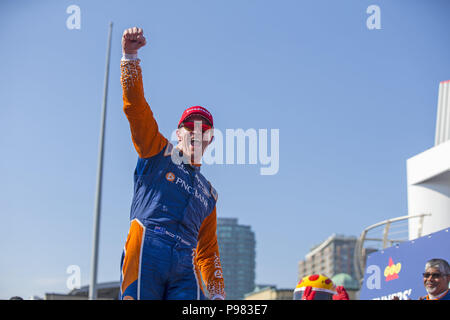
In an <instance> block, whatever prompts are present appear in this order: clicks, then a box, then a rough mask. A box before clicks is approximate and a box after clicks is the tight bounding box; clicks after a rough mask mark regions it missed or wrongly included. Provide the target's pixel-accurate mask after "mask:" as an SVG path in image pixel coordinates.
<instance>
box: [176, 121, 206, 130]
mask: <svg viewBox="0 0 450 320" xmlns="http://www.w3.org/2000/svg"><path fill="white" fill-rule="evenodd" d="M199 122H200V121H199ZM181 127H184V128H186V129H188V130H189V131H193V130H194V128H195V123H194V122H193V121H186V122H183V123H182V124H181ZM201 128H202V131H203V132H205V131H208V130H211V129H212V127H211V126H210V125H209V124H206V123H202V124H201Z"/></svg>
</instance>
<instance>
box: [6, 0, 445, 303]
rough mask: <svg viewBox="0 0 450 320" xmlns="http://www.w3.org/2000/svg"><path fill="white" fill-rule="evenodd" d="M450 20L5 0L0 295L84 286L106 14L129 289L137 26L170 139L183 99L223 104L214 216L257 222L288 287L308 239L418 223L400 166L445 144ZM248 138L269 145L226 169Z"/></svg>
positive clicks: (261, 4)
mask: <svg viewBox="0 0 450 320" xmlns="http://www.w3.org/2000/svg"><path fill="white" fill-rule="evenodd" d="M372 5H376V6H377V7H378V8H379V11H380V15H379V17H378V19H379V22H380V23H379V26H380V28H379V29H378V28H371V27H370V26H374V25H375V24H376V23H375V22H376V21H375V20H374V19H375V17H374V16H373V15H374V14H375V13H374V11H369V13H368V12H367V11H368V8H369V7H370V6H372ZM71 6H76V7H78V8H79V13H80V15H79V21H78V20H77V18H76V16H73V15H74V14H76V10H77V9H75V11H73V9H74V7H72V8H71V10H68V9H69V7H71ZM448 12H450V2H449V1H446V0H436V1H426V0H375V1H368V0H348V1H336V0H322V1H314V0H303V1H298V0H283V1H273V0H249V1H245V2H242V1H237V0H232V1H227V2H220V1H207V0H195V1H188V2H186V1H181V0H174V1H170V2H163V1H143V0H140V1H124V0H117V1H87V0H77V1H66V0H63V1H57V2H56V1H49V0H40V1H31V0H23V1H11V0H9V1H8V0H7V1H2V2H1V3H0V18H1V19H0V40H1V41H2V43H3V50H1V51H0V58H1V59H2V61H4V66H3V68H2V77H0V88H1V98H2V106H1V108H0V150H1V158H0V177H1V183H0V214H1V219H2V222H1V223H0V249H1V251H2V254H3V258H2V263H1V264H0V274H1V276H0V299H9V298H10V297H12V296H22V297H24V298H28V297H29V296H32V295H37V296H41V297H42V296H44V294H45V293H46V292H57V293H67V292H69V291H70V290H69V288H68V284H69V285H70V283H72V284H73V282H71V281H72V280H73V278H71V277H72V276H73V273H70V272H69V273H68V272H67V270H75V269H76V270H79V276H80V279H79V280H80V285H81V286H84V285H87V284H88V283H89V277H90V267H91V261H90V260H91V251H92V223H93V212H94V196H95V182H96V170H97V156H98V142H99V141H98V140H99V129H100V128H99V126H100V108H101V102H102V96H103V84H104V83H103V81H104V71H105V55H106V44H107V32H108V26H109V23H110V22H111V21H112V22H113V23H114V27H113V35H112V39H113V42H112V48H111V50H112V51H111V69H110V78H109V95H108V111H107V119H106V136H105V166H104V180H103V195H102V211H101V225H100V228H101V232H100V247H99V250H100V256H99V270H98V272H99V274H98V275H99V276H98V281H99V282H110V281H118V280H119V271H120V270H119V268H120V256H121V253H122V249H123V246H124V244H125V239H126V235H127V231H128V227H129V213H130V205H131V199H132V195H133V171H134V168H135V166H136V161H137V154H136V152H135V150H134V148H133V145H132V142H131V138H130V129H129V125H128V122H127V120H126V118H125V115H124V114H123V110H122V88H121V85H120V80H119V79H120V68H119V64H120V59H121V47H120V39H121V35H122V32H123V30H124V29H125V28H128V27H132V26H139V27H141V28H143V29H144V34H145V35H146V37H147V46H146V47H144V48H143V49H142V50H141V51H140V52H139V57H140V59H141V65H142V69H143V81H144V90H145V96H146V98H147V100H148V102H149V104H150V106H151V108H152V110H153V112H154V115H155V117H156V120H157V121H158V124H159V129H160V131H161V132H162V133H163V134H164V135H165V136H166V137H167V138H169V139H170V137H171V134H172V132H173V130H174V129H175V128H176V125H177V123H178V120H179V118H180V116H181V113H182V111H183V110H184V109H185V108H186V107H188V106H193V105H202V106H205V107H207V108H208V109H209V110H210V111H211V113H212V114H213V116H214V121H215V126H216V128H217V129H218V130H220V132H221V133H222V134H223V142H224V146H223V150H224V151H225V152H224V153H223V164H220V163H217V162H215V163H211V164H208V163H204V164H203V166H202V172H203V174H204V175H205V177H206V178H207V179H208V180H209V181H211V183H212V185H213V186H214V188H215V189H216V190H217V191H218V194H219V198H218V203H217V214H218V217H219V218H222V217H236V218H238V219H239V223H240V224H243V225H250V226H251V228H252V231H253V232H254V233H255V240H256V283H257V284H259V283H270V284H274V285H277V286H278V287H280V288H289V287H294V286H295V284H296V281H297V268H298V261H300V260H301V259H303V258H304V256H305V254H307V252H308V251H309V249H310V248H311V247H312V246H313V245H315V244H318V243H320V242H322V241H324V240H325V239H326V238H327V237H329V236H330V235H331V234H333V233H338V234H344V235H348V236H358V235H359V234H360V233H361V232H362V230H363V229H364V228H366V227H367V226H369V225H371V224H373V223H376V222H379V221H381V220H385V219H388V218H393V217H398V216H403V215H406V214H407V212H408V207H407V186H406V160H407V159H408V158H410V157H412V156H414V155H416V154H418V153H420V152H423V151H425V150H427V149H429V148H431V147H432V146H433V145H434V138H435V126H436V117H437V98H438V87H439V83H440V82H441V81H445V80H450V60H449V59H448V52H449V49H450V44H449V43H448V41H446V39H447V38H448V30H450V21H449V19H448ZM77 27H79V28H77ZM369 27H370V28H369ZM238 129H242V130H243V131H244V132H245V131H247V132H248V130H250V132H254V133H256V138H257V139H256V140H255V141H258V142H257V143H256V144H257V148H256V151H257V152H256V153H254V149H251V148H250V147H249V146H248V145H247V146H246V147H245V151H246V153H245V155H246V158H245V161H244V163H243V164H239V158H238V148H239V147H238V146H237V143H238V142H237V140H236V141H235V146H234V147H233V150H234V151H235V154H234V155H233V160H234V161H233V164H230V163H228V164H227V158H226V157H227V152H228V151H227V150H226V141H227V139H226V133H227V130H234V131H235V130H238ZM252 130H254V131H252ZM261 130H266V131H265V132H266V133H267V138H268V139H267V142H268V144H269V145H268V148H267V150H264V148H261V146H263V147H264V146H265V145H264V144H260V143H259V139H260V138H261V132H264V131H261ZM272 132H277V134H278V138H277V137H274V139H273V141H277V139H278V141H279V143H278V144H275V145H274V146H273V148H272V146H270V142H271V141H272V140H271V138H272V137H271V133H272ZM254 137H255V136H254ZM262 138H264V137H262ZM218 141H219V139H218ZM247 141H248V140H247ZM272 150H278V156H279V158H278V160H277V159H275V158H272V159H271V160H272V162H271V163H272V164H273V166H272V169H271V170H273V172H274V174H272V175H263V174H261V169H263V168H270V165H269V164H268V163H264V161H263V160H264V157H261V154H263V155H264V153H265V152H264V151H267V152H266V156H270V154H271V153H270V152H269V151H272ZM252 152H253V153H252ZM252 154H253V156H254V155H255V154H256V161H253V162H251V161H250V160H251V158H250V155H252ZM211 156H213V154H211ZM215 156H217V154H215ZM230 157H231V156H230ZM230 160H231V158H230ZM265 160H267V159H265ZM255 162H256V163H255ZM275 164H277V167H278V168H276V166H275ZM275 169H277V170H275ZM71 266H75V269H73V268H72V269H71ZM72 272H73V271H72ZM225 285H226V284H225Z"/></svg>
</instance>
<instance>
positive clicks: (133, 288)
mask: <svg viewBox="0 0 450 320" xmlns="http://www.w3.org/2000/svg"><path fill="white" fill-rule="evenodd" d="M139 64H140V60H138V59H129V60H127V59H122V61H121V73H122V74H121V82H122V89H123V102H124V106H123V108H124V112H125V115H126V117H127V118H128V121H129V124H130V129H131V136H132V140H133V144H134V146H135V149H136V151H137V153H138V156H139V157H138V161H137V166H136V169H135V172H134V196H133V200H132V205H131V212H130V221H131V222H130V228H129V232H128V236H127V240H126V244H125V248H124V251H123V254H122V259H121V277H120V284H121V286H120V298H121V299H143V300H144V299H145V300H166V299H167V300H196V299H206V294H205V292H204V289H203V285H202V283H203V282H202V280H203V281H204V282H205V285H206V290H207V291H208V294H209V296H208V298H209V299H224V298H225V291H224V281H223V275H222V267H221V264H220V256H219V248H218V244H217V234H216V229H217V214H216V201H217V193H216V191H215V190H214V188H213V187H212V185H211V184H210V183H209V182H208V180H206V178H205V177H204V176H203V175H202V174H201V173H200V167H199V166H191V165H189V164H186V163H183V162H181V163H179V162H178V163H177V161H173V160H172V158H173V157H172V154H173V153H174V152H179V150H178V149H177V148H174V147H172V144H170V143H169V142H168V140H167V139H166V138H165V137H164V136H163V135H162V134H161V133H160V132H159V130H158V125H157V123H156V120H155V119H154V117H153V113H152V111H151V109H150V106H149V105H148V103H147V101H146V100H145V98H144V90H143V83H142V71H141V67H140V65H139Z"/></svg>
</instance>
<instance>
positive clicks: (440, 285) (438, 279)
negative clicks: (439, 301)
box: [423, 267, 450, 296]
mask: <svg viewBox="0 0 450 320" xmlns="http://www.w3.org/2000/svg"><path fill="white" fill-rule="evenodd" d="M427 276H428V277H427ZM449 281H450V276H449V275H444V274H442V273H441V272H440V271H439V269H438V268H433V267H430V268H427V270H425V275H424V277H423V284H424V286H425V289H426V290H427V292H428V293H430V294H432V295H433V296H437V295H439V294H441V293H443V292H444V291H445V290H447V289H448V283H449Z"/></svg>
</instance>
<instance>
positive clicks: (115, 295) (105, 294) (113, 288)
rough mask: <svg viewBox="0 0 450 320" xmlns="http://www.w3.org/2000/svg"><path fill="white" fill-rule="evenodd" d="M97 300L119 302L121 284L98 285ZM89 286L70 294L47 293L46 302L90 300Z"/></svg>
mask: <svg viewBox="0 0 450 320" xmlns="http://www.w3.org/2000/svg"><path fill="white" fill-rule="evenodd" d="M97 290H98V291H97V300H118V299H119V291H120V283H119V282H118V281H115V282H105V283H98V284H97ZM88 299H89V286H83V287H81V288H79V289H73V290H72V291H70V292H69V293H68V294H62V293H46V294H45V297H44V300H88Z"/></svg>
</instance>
